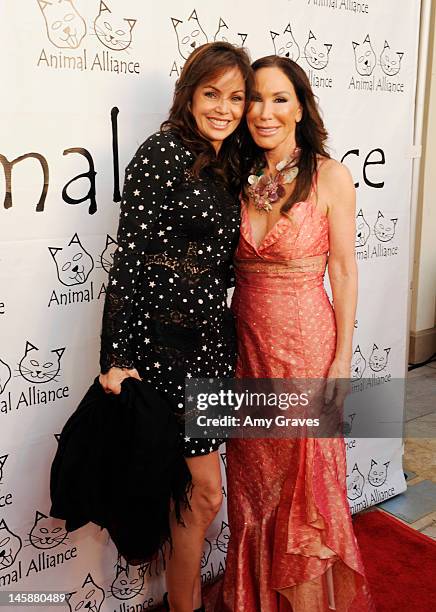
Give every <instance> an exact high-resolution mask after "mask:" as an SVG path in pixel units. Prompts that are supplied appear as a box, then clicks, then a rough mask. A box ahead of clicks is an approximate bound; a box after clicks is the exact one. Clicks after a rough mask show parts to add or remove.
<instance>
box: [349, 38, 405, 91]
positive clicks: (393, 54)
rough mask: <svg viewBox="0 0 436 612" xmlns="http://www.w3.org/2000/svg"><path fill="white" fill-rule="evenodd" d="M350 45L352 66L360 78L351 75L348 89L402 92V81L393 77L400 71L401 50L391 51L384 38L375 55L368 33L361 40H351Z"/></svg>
mask: <svg viewBox="0 0 436 612" xmlns="http://www.w3.org/2000/svg"><path fill="white" fill-rule="evenodd" d="M352 46H353V51H354V67H355V70H356V72H357V74H358V75H359V77H361V78H358V77H357V78H355V77H354V76H352V77H351V79H350V83H349V86H348V89H354V90H357V91H361V90H364V91H384V92H389V93H404V83H403V82H400V81H399V80H398V78H395V79H394V77H397V76H398V75H399V73H400V71H401V63H402V60H403V57H404V52H403V51H393V50H392V49H391V46H390V44H389V42H388V41H387V40H385V41H384V45H383V49H382V51H381V53H380V54H379V55H377V53H376V51H375V49H374V46H373V43H372V41H371V37H370V35H369V34H367V35H366V37H365V38H364V39H363V41H362V42H355V41H352ZM377 66H380V68H381V76H379V77H378V78H376V77H375V70H376V67H377Z"/></svg>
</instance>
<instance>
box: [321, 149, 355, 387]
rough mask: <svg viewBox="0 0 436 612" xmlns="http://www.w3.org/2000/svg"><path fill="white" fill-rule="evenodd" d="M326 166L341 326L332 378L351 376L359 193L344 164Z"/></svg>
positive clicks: (332, 274) (332, 269) (336, 303)
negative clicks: (357, 200)
mask: <svg viewBox="0 0 436 612" xmlns="http://www.w3.org/2000/svg"><path fill="white" fill-rule="evenodd" d="M325 166H326V167H325V169H324V172H323V174H324V176H323V184H324V186H325V188H326V194H327V207H328V209H327V215H328V217H327V218H328V223H329V242H330V251H329V262H328V274H329V279H330V285H331V288H332V294H333V307H334V312H335V318H336V328H337V337H336V352H335V358H334V361H333V363H332V365H331V368H330V372H329V377H331V378H344V379H348V378H349V377H350V365H351V357H352V351H353V349H352V342H353V330H354V321H355V315H356V304H357V265H356V258H355V251H354V245H355V233H356V229H355V223H356V195H355V189H354V184H353V180H352V178H351V175H350V172H349V171H348V169H347V168H346V167H345V166H344V165H342V164H340V163H339V162H336V161H334V160H331V161H329V162H328V163H326V164H325Z"/></svg>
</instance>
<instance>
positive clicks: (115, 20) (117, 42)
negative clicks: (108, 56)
mask: <svg viewBox="0 0 436 612" xmlns="http://www.w3.org/2000/svg"><path fill="white" fill-rule="evenodd" d="M136 21H137V20H136V19H129V18H126V17H121V16H120V15H118V14H115V13H113V12H112V10H111V9H110V8H109V6H108V5H107V4H105V3H104V2H102V1H101V2H100V9H99V13H98V15H97V17H96V18H95V20H94V32H95V34H96V36H97V38H98V40H99V41H100V42H101V44H102V45H104V46H105V47H106V48H107V49H111V51H125V50H126V49H128V48H129V47H130V46H131V44H132V31H133V28H134V27H135V25H136Z"/></svg>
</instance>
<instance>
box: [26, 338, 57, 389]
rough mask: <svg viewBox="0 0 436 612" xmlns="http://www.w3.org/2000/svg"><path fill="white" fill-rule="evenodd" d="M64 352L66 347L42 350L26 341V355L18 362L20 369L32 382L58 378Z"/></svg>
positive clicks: (39, 382) (37, 382)
mask: <svg viewBox="0 0 436 612" xmlns="http://www.w3.org/2000/svg"><path fill="white" fill-rule="evenodd" d="M64 352H65V347H64V348H59V349H54V350H51V351H50V350H47V349H46V350H42V349H41V350H40V349H39V348H37V347H36V346H34V345H33V344H31V343H30V342H26V349H25V353H24V357H23V358H22V359H21V361H20V363H19V364H18V371H19V373H20V374H21V376H22V377H23V378H24V379H25V380H27V381H29V382H31V383H36V384H41V383H47V382H50V381H51V380H57V378H56V377H57V375H58V374H59V372H60V369H61V357H62V355H63V354H64Z"/></svg>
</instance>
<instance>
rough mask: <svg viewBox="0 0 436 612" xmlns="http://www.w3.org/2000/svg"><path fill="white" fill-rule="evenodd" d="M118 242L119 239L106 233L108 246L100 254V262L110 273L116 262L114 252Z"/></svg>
mask: <svg viewBox="0 0 436 612" xmlns="http://www.w3.org/2000/svg"><path fill="white" fill-rule="evenodd" d="M117 247H118V244H117V241H116V240H114V239H113V238H111V237H110V236H109V234H107V235H106V246H105V248H104V250H103V252H102V254H101V255H100V264H101V267H102V268H103V270H104V271H105V272H107V273H108V274H109V272H110V271H111V268H112V266H113V264H114V254H115V251H116V250H117Z"/></svg>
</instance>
